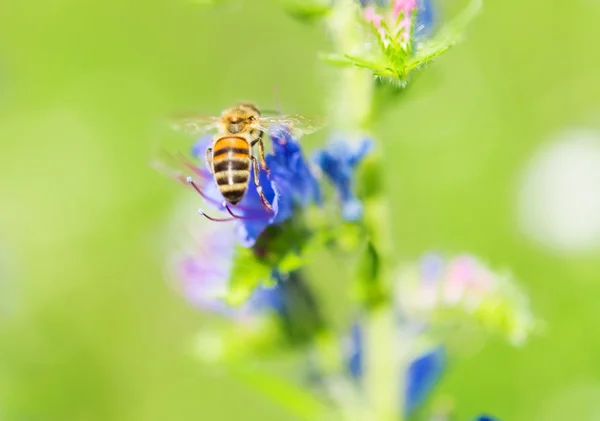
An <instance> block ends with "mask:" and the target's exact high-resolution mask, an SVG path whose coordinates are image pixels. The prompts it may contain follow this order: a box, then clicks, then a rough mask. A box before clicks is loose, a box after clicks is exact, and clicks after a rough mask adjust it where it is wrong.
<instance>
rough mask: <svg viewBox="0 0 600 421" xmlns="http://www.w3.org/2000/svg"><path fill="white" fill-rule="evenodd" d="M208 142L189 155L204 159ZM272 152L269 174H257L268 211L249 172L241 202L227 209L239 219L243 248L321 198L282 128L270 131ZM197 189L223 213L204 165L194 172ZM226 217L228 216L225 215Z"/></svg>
mask: <svg viewBox="0 0 600 421" xmlns="http://www.w3.org/2000/svg"><path fill="white" fill-rule="evenodd" d="M210 142H211V138H206V137H205V138H202V139H200V140H199V141H198V142H197V143H196V144H195V145H194V146H193V148H192V155H194V156H195V157H196V158H200V159H203V160H204V159H205V151H206V148H207V147H209V145H210ZM271 143H272V152H271V153H270V154H269V155H267V156H266V163H267V167H268V168H269V174H267V172H265V171H262V170H261V171H260V175H259V177H260V185H261V187H262V189H263V192H264V196H265V198H266V200H267V201H268V202H269V204H270V206H271V207H272V211H269V210H267V209H265V206H264V205H263V203H262V201H261V198H260V195H259V194H258V191H257V188H256V185H255V183H254V173H253V172H251V175H250V181H249V184H248V190H247V191H246V194H245V195H244V198H243V199H242V201H241V202H240V203H239V204H237V205H235V206H231V205H230V209H231V210H232V211H233V212H234V214H235V215H236V216H239V217H240V218H239V219H237V221H236V224H235V225H236V233H237V236H238V239H239V241H240V242H241V244H242V245H243V246H245V247H252V246H253V245H254V243H255V242H256V240H257V238H258V237H259V236H260V234H261V233H262V232H263V231H264V230H265V229H266V228H267V227H268V226H270V225H275V224H279V223H281V222H283V221H285V220H287V219H289V218H290V217H291V216H292V214H293V212H294V211H295V210H296V209H298V208H303V207H306V206H308V205H309V204H311V203H313V202H314V203H317V204H318V203H320V200H321V194H320V190H319V186H318V184H317V181H316V179H315V178H314V176H313V175H312V173H311V171H310V169H309V167H308V164H307V162H306V160H305V158H304V154H303V153H302V149H301V148H300V144H299V143H298V141H297V140H296V139H294V138H293V137H292V135H291V134H290V132H289V131H288V130H287V128H285V127H277V126H276V127H273V128H272V129H271ZM196 174H197V175H198V176H199V178H200V180H199V183H198V184H199V187H200V190H201V192H202V194H203V196H204V197H205V199H206V200H207V201H208V202H209V203H210V204H211V205H213V207H215V208H216V209H218V210H219V211H222V212H226V208H225V207H224V206H223V205H224V199H223V197H222V195H221V193H220V192H219V190H218V188H217V186H216V183H215V182H214V180H213V178H212V175H211V173H210V171H209V170H208V167H207V166H206V165H204V166H202V167H200V168H197V169H196ZM226 216H229V214H228V213H227V214H226Z"/></svg>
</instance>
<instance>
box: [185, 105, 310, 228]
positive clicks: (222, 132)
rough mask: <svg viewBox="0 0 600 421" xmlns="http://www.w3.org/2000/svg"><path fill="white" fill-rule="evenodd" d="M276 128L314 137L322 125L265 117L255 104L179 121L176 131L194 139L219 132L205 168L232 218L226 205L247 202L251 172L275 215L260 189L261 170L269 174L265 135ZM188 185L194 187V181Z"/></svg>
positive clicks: (265, 202) (268, 207) (267, 206)
mask: <svg viewBox="0 0 600 421" xmlns="http://www.w3.org/2000/svg"><path fill="white" fill-rule="evenodd" d="M274 124H280V125H283V126H285V127H286V128H288V129H289V130H290V131H291V133H292V134H293V135H295V136H300V135H302V134H309V133H312V132H314V131H316V130H318V128H319V127H320V125H321V123H320V122H318V120H317V119H309V118H306V117H302V116H299V115H294V116H283V115H280V116H270V117H269V116H266V117H265V116H262V115H261V112H260V110H259V109H258V108H257V107H256V106H255V105H254V104H250V103H240V104H238V105H236V106H234V107H232V108H228V109H226V110H225V111H223V112H222V113H221V115H220V116H218V117H217V116H192V117H186V118H180V119H178V120H177V121H176V122H175V123H174V124H173V128H174V129H175V130H177V131H183V132H186V133H190V134H194V135H198V134H200V133H203V132H207V131H210V130H214V129H216V130H217V133H216V134H215V136H214V139H213V142H212V145H211V146H210V147H209V148H207V149H206V164H207V166H208V169H209V171H210V172H211V174H212V175H213V178H214V181H215V183H216V184H217V186H218V188H219V191H220V193H221V195H222V196H223V198H224V199H225V201H226V203H225V204H224V205H225V207H226V208H227V210H228V211H229V213H230V214H232V212H231V210H230V209H229V207H227V204H230V205H237V204H238V203H239V202H240V201H241V200H242V199H243V198H244V196H245V194H246V191H247V190H248V185H249V182H250V171H252V172H253V173H254V183H255V185H256V190H257V192H258V194H259V196H260V199H261V202H262V204H263V207H264V208H265V209H266V210H267V211H272V207H271V204H270V203H269V202H268V200H267V199H266V197H265V195H264V192H263V189H262V187H261V185H260V177H259V174H260V171H261V170H262V171H266V172H267V173H268V171H269V169H268V168H267V164H266V161H265V145H264V134H265V132H268V130H269V127H271V126H272V125H274ZM255 146H256V147H258V157H256V156H255V154H254V153H253V150H254V147H255ZM188 182H190V183H193V181H191V179H188ZM193 186H194V188H195V189H196V190H199V189H198V187H197V186H195V185H193ZM201 213H202V212H201ZM204 215H205V214H204ZM205 216H206V215H205ZM232 216H233V215H232ZM209 219H211V218H209Z"/></svg>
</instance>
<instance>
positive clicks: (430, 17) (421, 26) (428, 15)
mask: <svg viewBox="0 0 600 421" xmlns="http://www.w3.org/2000/svg"><path fill="white" fill-rule="evenodd" d="M432 3H433V2H432V1H431V0H419V1H418V2H417V19H416V24H415V35H414V36H415V38H417V39H419V38H421V37H425V36H427V35H429V34H431V31H432V29H433V26H434V22H435V10H434V7H433V4H432Z"/></svg>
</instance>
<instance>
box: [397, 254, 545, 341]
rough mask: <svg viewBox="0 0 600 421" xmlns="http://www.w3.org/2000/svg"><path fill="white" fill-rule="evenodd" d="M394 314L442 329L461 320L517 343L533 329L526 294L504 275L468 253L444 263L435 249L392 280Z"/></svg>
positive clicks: (451, 326) (409, 320)
mask: <svg viewBox="0 0 600 421" xmlns="http://www.w3.org/2000/svg"><path fill="white" fill-rule="evenodd" d="M395 285H396V291H395V297H396V304H397V308H398V312H399V314H400V316H401V317H402V318H403V319H405V320H406V321H407V322H409V323H411V324H413V325H414V326H421V327H427V326H435V328H436V330H437V331H438V332H444V331H446V329H451V328H453V327H455V326H457V325H463V326H464V325H465V323H468V324H471V325H474V327H479V328H482V329H483V330H484V331H486V332H488V333H494V332H496V333H499V334H502V335H504V336H506V337H507V338H508V339H509V340H510V341H511V342H512V343H514V344H517V345H519V344H522V343H523V342H524V341H525V339H526V338H527V336H528V335H529V334H530V333H531V332H532V330H533V329H534V327H535V323H534V320H533V318H532V316H531V313H530V311H529V305H528V302H527V297H526V295H525V294H524V293H523V292H521V291H519V289H518V288H517V287H516V285H515V284H514V282H513V281H512V279H511V277H510V275H509V274H502V273H495V272H493V271H491V270H490V269H489V268H488V267H486V266H485V265H483V264H482V263H481V262H480V261H479V260H477V259H476V258H475V257H474V256H471V255H462V256H457V257H455V258H453V259H450V260H449V261H445V260H444V258H443V257H442V256H441V255H440V254H437V253H429V254H426V255H424V256H423V257H422V258H421V260H420V262H419V263H418V264H416V265H409V266H407V267H404V268H402V270H401V271H400V273H399V274H398V281H397V282H396V283H395Z"/></svg>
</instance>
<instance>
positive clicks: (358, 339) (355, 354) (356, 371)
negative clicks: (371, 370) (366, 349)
mask: <svg viewBox="0 0 600 421" xmlns="http://www.w3.org/2000/svg"><path fill="white" fill-rule="evenodd" d="M362 353H363V351H362V332H361V330H360V326H359V325H358V323H354V324H353V325H352V330H351V331H350V355H349V358H348V370H349V371H350V374H351V375H352V377H354V378H359V377H361V376H362V374H363V358H362Z"/></svg>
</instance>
